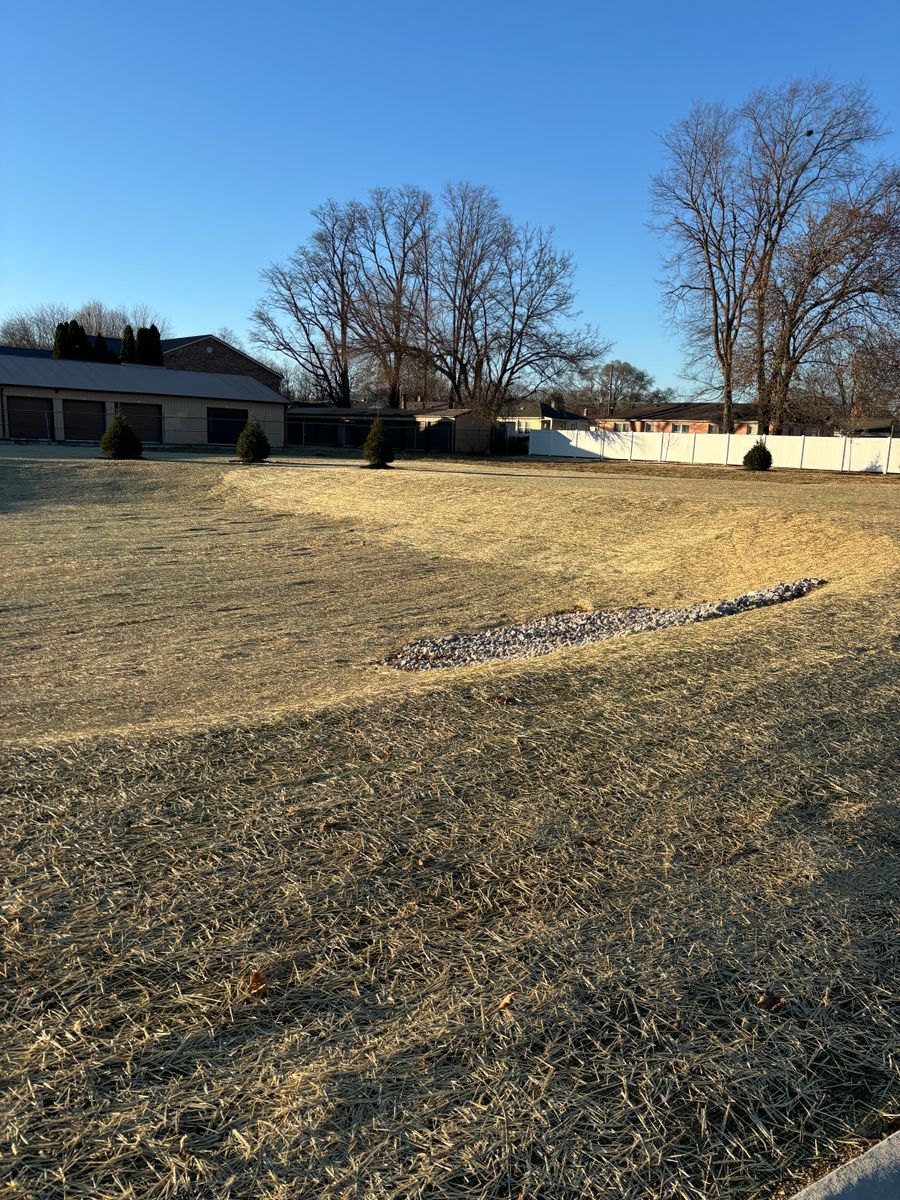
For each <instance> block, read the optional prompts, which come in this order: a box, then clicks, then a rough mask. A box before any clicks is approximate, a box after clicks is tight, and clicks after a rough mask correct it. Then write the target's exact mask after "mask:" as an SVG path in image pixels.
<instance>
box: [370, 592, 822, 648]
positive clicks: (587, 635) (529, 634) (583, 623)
mask: <svg viewBox="0 0 900 1200" xmlns="http://www.w3.org/2000/svg"><path fill="white" fill-rule="evenodd" d="M826 582H827V580H825V579H798V580H796V581H795V582H794V583H778V584H776V585H775V586H774V587H770V588H762V589H761V590H759V591H756V592H747V593H746V594H745V595H743V596H736V597H735V598H734V599H733V600H714V601H710V602H707V603H705V604H691V605H689V606H688V607H686V608H619V609H611V610H609V611H597V612H573V613H558V614H557V615H556V616H553V617H539V618H538V619H537V620H535V621H526V622H525V623H524V624H522V625H498V626H496V627H494V628H492V629H484V630H482V631H481V632H480V633H472V634H459V633H451V634H448V635H447V636H445V637H439V638H423V639H422V640H421V641H418V642H410V643H409V644H408V645H406V646H404V647H403V649H402V650H399V651H397V653H396V654H391V655H389V656H388V657H387V658H385V659H384V660H383V662H384V664H385V665H387V666H391V667H396V668H397V669H398V670H400V671H434V670H439V669H443V668H447V667H466V666H471V665H472V664H474V663H484V662H496V661H499V660H503V659H513V658H537V657H538V656H539V655H541V654H551V653H552V652H553V651H554V650H562V649H563V648H564V647H566V646H586V645H588V644H590V643H592V642H605V641H607V640H608V639H609V638H614V637H624V636H626V635H628V634H632V633H646V632H647V631H649V630H651V629H668V628H670V627H671V626H673V625H690V624H691V623H692V622H694V621H713V620H716V619H717V618H718V617H732V616H735V615H736V614H737V613H742V612H748V611H750V610H751V609H754V608H765V607H767V606H768V605H770V604H784V603H786V602H787V601H788V600H799V599H800V597H801V596H806V595H808V594H809V593H810V592H812V591H815V589H816V588H820V587H823V586H824V585H825V583H826Z"/></svg>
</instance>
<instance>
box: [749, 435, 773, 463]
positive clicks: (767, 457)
mask: <svg viewBox="0 0 900 1200" xmlns="http://www.w3.org/2000/svg"><path fill="white" fill-rule="evenodd" d="M771 465H772V454H771V451H770V450H769V448H768V446H767V445H766V443H765V442H764V441H763V440H762V438H760V439H759V441H758V442H756V443H755V445H753V446H751V447H750V449H749V450H748V451H747V453H746V454H745V455H744V466H745V467H746V468H747V470H748V471H768V469H769V467H771Z"/></svg>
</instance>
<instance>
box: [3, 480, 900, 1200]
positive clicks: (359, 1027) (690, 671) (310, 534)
mask: <svg viewBox="0 0 900 1200" xmlns="http://www.w3.org/2000/svg"><path fill="white" fill-rule="evenodd" d="M0 505H2V518H0V519H2V522H3V531H4V534H3V540H4V554H3V559H2V562H0V582H2V588H3V597H2V601H0V603H2V605H3V608H4V621H3V628H2V636H3V639H4V643H3V674H4V686H3V689H2V704H3V711H2V721H3V724H2V733H3V739H4V742H5V746H4V749H3V752H2V767H3V770H2V777H3V800H2V805H3V808H2V828H3V849H4V855H5V862H6V865H5V871H4V878H3V883H2V904H3V912H2V918H0V938H2V943H3V944H2V962H3V968H2V975H0V986H2V1011H0V1021H2V1027H0V1064H2V1065H0V1081H2V1082H0V1086H2V1087H3V1088H4V1095H3V1101H2V1126H0V1139H2V1145H0V1196H4V1197H6V1196H9V1197H10V1198H13V1197H16V1198H18V1197H26V1196H27V1197H32V1196H34V1197H38V1196H39V1197H47V1198H52V1200H56V1198H60V1200H61V1198H62V1197H66V1198H68V1200H74V1198H75V1197H135V1198H138V1197H140V1198H141V1200H144V1198H150V1200H163V1198H167V1200H168V1198H175V1197H179V1198H181V1197H190V1198H192V1200H195V1198H196V1200H200V1198H203V1200H206V1198H210V1200H212V1198H213V1197H215V1198H216V1200H218V1198H220V1197H223V1198H227V1200H244V1198H249V1197H254V1198H256V1197H266V1198H269V1197H274V1198H276V1200H288V1198H290V1200H295V1198H296V1197H328V1198H333V1200H345V1198H346V1200H350V1198H351V1197H352V1198H353V1200H369V1198H371V1200H375V1198H376V1197H404V1198H406V1197H409V1198H413V1197H415V1198H419V1197H421V1198H422V1200H425V1198H426V1197H427V1198H429V1200H436V1198H438V1197H476V1198H478V1197H484V1198H487V1197H491V1198H500V1197H504V1198H510V1197H522V1198H523V1200H524V1198H529V1200H530V1198H531V1197H541V1198H547V1200H563V1198H565V1200H569V1198H573V1197H581V1196H597V1197H604V1198H605V1197H626V1198H629V1200H630V1198H634V1200H650V1198H651V1197H658V1198H662V1200H675V1198H676V1197H686V1198H689V1200H725V1198H727V1200H732V1198H737V1200H750V1198H762V1197H774V1196H776V1195H779V1194H787V1193H788V1192H789V1191H790V1190H791V1189H792V1188H793V1187H794V1186H795V1185H796V1184H797V1183H798V1181H800V1180H802V1179H804V1178H806V1177H807V1176H808V1175H809V1173H810V1172H815V1171H818V1170H822V1169H824V1168H825V1167H827V1166H828V1165H829V1164H831V1163H833V1162H835V1161H837V1160H838V1159H842V1158H845V1157H847V1156H848V1155H850V1154H852V1153H854V1152H857V1151H858V1150H860V1149H863V1148H865V1147H866V1146H867V1145H869V1144H870V1143H871V1141H872V1140H874V1139H877V1138H879V1137H881V1136H883V1134H884V1133H885V1132H886V1131H887V1130H889V1129H891V1128H894V1127H895V1126H896V1123H897V1121H898V1118H900V1080H898V1061H897V1046H898V1044H900V1010H898V999H897V998H898V995H900V963H898V957H897V941H898V939H897V928H896V917H895V914H896V911H897V904H898V899H900V896H898V893H900V872H898V849H900V834H898V804H897V787H896V781H897V771H898V767H900V756H898V725H900V722H898V717H900V711H898V709H900V704H898V701H900V688H898V674H900V671H898V668H900V635H898V628H900V623H898V617H900V599H898V597H900V570H898V566H900V551H898V540H900V539H898V520H897V513H898V508H900V487H898V485H897V483H896V481H893V480H891V479H883V478H859V479H847V478H844V479H841V478H837V477H818V476H799V475H798V474H794V475H789V474H787V473H785V474H780V473H778V474H772V475H770V476H768V477H766V476H763V477H753V476H749V475H745V474H743V473H741V472H736V471H735V472H725V471H718V472H709V471H701V472H697V473H695V474H692V473H690V472H687V471H685V472H673V473H672V474H670V475H665V474H662V473H658V472H643V471H641V470H640V469H634V470H630V471H621V470H617V471H609V472H607V471H604V470H603V469H597V470H595V471H587V472H586V471H571V470H567V469H564V468H552V467H549V466H548V467H536V466H533V465H531V464H521V465H515V464H502V465H499V466H498V465H496V464H471V465H468V466H466V465H463V464H449V465H441V464H438V463H430V464H429V463H422V462H420V463H415V464H413V463H401V464H400V466H399V469H397V470H394V471H392V472H365V471H358V470H357V469H355V467H353V466H351V465H349V464H343V463H340V462H336V461H333V460H332V461H317V460H313V459H309V460H295V461H294V462H293V463H290V464H285V465H277V464H276V465H271V466H267V467H263V468H258V469H257V468H253V469H251V468H239V467H234V466H231V465H229V464H226V463H224V462H222V461H216V460H214V459H210V461H208V462H205V463H197V464H194V463H190V462H185V461H181V462H166V461H158V462H144V463H136V464H124V463H106V462H100V461H96V462H95V461H87V460H84V461H78V460H74V459H58V460H55V459H52V458H46V459H37V458H35V459H33V460H27V459H20V460H16V459H4V460H3V461H2V463H0ZM806 576H817V577H824V578H826V579H828V580H829V583H828V586H827V587H825V588H822V589H820V590H819V591H816V592H814V593H812V594H811V595H809V596H807V597H804V598H803V599H800V600H797V601H795V602H794V603H791V604H786V605H779V606H776V607H772V608H764V609H760V610H757V611H753V612H750V613H746V614H743V615H740V616H736V617H730V618H725V619H723V620H719V621H713V622H709V623H707V624H701V625H692V626H687V627H681V628H672V629H666V630H662V631H659V632H654V633H650V634H647V635H640V636H636V637H631V638H625V639H621V640H618V641H610V642H606V643H602V644H599V645H596V646H591V647H585V648H580V649H576V650H566V651H561V652H559V653H555V654H551V655H548V656H546V657H544V658H541V659H533V660H525V661H522V662H509V663H500V664H493V665H487V666H484V665H483V666H478V667H469V668H464V669H461V670H459V671H443V672H433V673H425V674H424V675H415V674H413V675H410V674H408V673H403V672H397V671H394V670H391V669H390V668H388V667H382V666H380V665H379V662H380V660H381V659H382V658H383V657H384V656H385V655H386V654H388V653H389V652H390V651H391V650H392V649H393V648H396V647H397V646H399V645H401V644H403V643H405V642H407V641H410V640H412V639H414V638H415V637H422V636H433V635H437V634H441V633H446V632H453V631H459V632H469V631H472V630H475V629H477V628H480V627H482V626H484V625H486V624H490V623H492V622H496V621H520V620H526V619H528V618H531V617H534V616H538V615H541V614H544V613H548V612H555V611H565V610H570V609H574V608H576V607H579V606H581V607H610V606H619V605H623V606H624V605H630V604H638V603H651V604H654V605H666V604H674V603H684V604H687V603H693V602H697V601H701V600H710V599H716V598H721V597H725V596H730V595H739V594H741V593H743V592H746V591H749V590H752V589H754V588H759V587H765V586H771V585H772V584H775V583H778V582H780V581H782V580H791V579H799V578H803V577H806Z"/></svg>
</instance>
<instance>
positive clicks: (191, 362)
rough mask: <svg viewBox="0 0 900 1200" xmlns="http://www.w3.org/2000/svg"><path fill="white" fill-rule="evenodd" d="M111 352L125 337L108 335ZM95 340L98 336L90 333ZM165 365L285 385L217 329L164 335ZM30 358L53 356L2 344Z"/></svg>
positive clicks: (118, 348) (116, 352) (4, 349)
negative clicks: (165, 336)
mask: <svg viewBox="0 0 900 1200" xmlns="http://www.w3.org/2000/svg"><path fill="white" fill-rule="evenodd" d="M104 340H105V341H106V346H107V349H108V350H109V352H110V353H111V354H113V355H115V356H116V357H118V356H119V352H120V351H121V349H122V341H121V338H114V337H110V338H105V339H104ZM88 341H89V342H90V343H91V344H93V341H94V337H93V335H92V334H90V335H88ZM160 346H161V348H162V356H163V366H164V367H167V368H168V369H169V370H171V371H204V372H206V373H210V374H214V375H249V376H250V378H251V379H257V380H259V382H260V383H261V384H262V385H263V386H264V387H267V388H271V389H272V391H273V392H277V391H278V389H279V387H280V386H281V380H282V376H281V374H280V373H279V372H278V371H273V370H272V369H271V367H267V366H266V365H265V363H261V362H260V361H259V360H258V359H256V358H253V356H252V355H250V354H246V353H245V352H244V351H243V350H238V348H237V346H232V345H230V344H229V343H228V342H224V341H223V340H222V339H221V338H220V337H218V336H217V335H216V334H214V333H196V334H191V335H190V336H188V337H177V338H163V339H162V341H161V342H160ZM7 354H12V355H22V356H25V357H27V358H52V357H53V353H52V351H50V350H23V349H21V348H20V347H18V346H0V356H2V355H7Z"/></svg>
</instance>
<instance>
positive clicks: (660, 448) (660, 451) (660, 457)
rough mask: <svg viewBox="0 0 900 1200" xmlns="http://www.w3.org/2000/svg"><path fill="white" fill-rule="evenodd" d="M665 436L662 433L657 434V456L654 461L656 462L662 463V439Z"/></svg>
mask: <svg viewBox="0 0 900 1200" xmlns="http://www.w3.org/2000/svg"><path fill="white" fill-rule="evenodd" d="M665 436H666V435H665V434H664V433H663V432H662V431H660V434H659V453H658V454H657V456H656V461H657V462H662V460H663V439H664V438H665Z"/></svg>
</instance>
